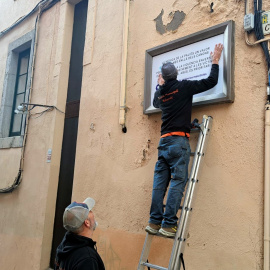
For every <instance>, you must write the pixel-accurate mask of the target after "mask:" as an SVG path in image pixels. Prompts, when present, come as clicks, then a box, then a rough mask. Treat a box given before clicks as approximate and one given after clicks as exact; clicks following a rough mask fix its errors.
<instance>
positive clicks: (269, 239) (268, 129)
mask: <svg viewBox="0 0 270 270" xmlns="http://www.w3.org/2000/svg"><path fill="white" fill-rule="evenodd" d="M267 92H268V97H270V87H269V86H268V88H267ZM264 162H265V166H264V167H265V168H264V270H269V269H270V248H269V247H270V164H269V163H270V101H269V100H268V101H267V103H266V105H265V161H264Z"/></svg>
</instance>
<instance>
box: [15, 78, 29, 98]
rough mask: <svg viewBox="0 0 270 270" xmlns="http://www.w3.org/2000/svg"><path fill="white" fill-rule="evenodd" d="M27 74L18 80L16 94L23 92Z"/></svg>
mask: <svg viewBox="0 0 270 270" xmlns="http://www.w3.org/2000/svg"><path fill="white" fill-rule="evenodd" d="M26 78H27V74H25V75H22V76H20V77H19V78H18V86H17V94H20V93H23V92H25V87H26V85H25V84H26Z"/></svg>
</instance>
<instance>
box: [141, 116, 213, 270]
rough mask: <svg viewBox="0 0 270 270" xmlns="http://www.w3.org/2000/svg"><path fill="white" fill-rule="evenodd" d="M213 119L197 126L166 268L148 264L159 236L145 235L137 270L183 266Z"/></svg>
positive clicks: (176, 268) (207, 118) (167, 269)
mask: <svg viewBox="0 0 270 270" xmlns="http://www.w3.org/2000/svg"><path fill="white" fill-rule="evenodd" d="M212 121H213V118H212V117H211V116H207V115H204V116H203V120H202V123H201V124H200V125H198V126H199V132H200V135H199V138H198V142H197V147H196V150H195V153H194V159H193V164H192V168H191V172H190V175H189V180H188V184H187V189H186V193H185V197H184V203H183V206H182V211H181V215H180V219H179V223H178V228H177V232H176V235H175V238H174V244H173V248H172V253H171V257H170V261H169V266H168V268H165V267H162V266H158V265H154V264H151V263H149V262H148V255H149V253H150V247H151V243H152V240H153V237H154V236H161V235H160V234H157V235H153V234H149V233H147V235H146V238H145V241H144V246H143V250H142V253H141V258H140V261H139V265H138V268H137V270H145V269H146V267H147V269H158V270H180V269H181V266H183V260H182V258H183V254H184V249H185V242H186V238H187V233H188V232H187V229H188V221H189V217H190V213H191V211H192V199H193V197H194V191H195V188H196V184H197V183H198V182H199V179H198V178H199V172H200V168H201V163H202V160H203V157H204V155H205V151H206V147H207V142H208V138H209V133H210V130H211V127H212Z"/></svg>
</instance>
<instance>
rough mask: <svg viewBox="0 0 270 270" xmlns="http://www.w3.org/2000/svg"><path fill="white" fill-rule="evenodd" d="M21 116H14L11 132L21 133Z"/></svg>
mask: <svg viewBox="0 0 270 270" xmlns="http://www.w3.org/2000/svg"><path fill="white" fill-rule="evenodd" d="M21 124H22V114H14V118H13V125H12V130H11V132H13V133H15V132H18V133H20V132H21Z"/></svg>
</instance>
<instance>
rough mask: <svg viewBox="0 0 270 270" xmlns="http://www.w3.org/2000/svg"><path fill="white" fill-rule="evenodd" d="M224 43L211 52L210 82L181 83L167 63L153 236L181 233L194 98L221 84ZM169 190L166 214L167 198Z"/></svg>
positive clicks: (157, 101) (157, 100) (159, 98)
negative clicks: (180, 215) (181, 209)
mask: <svg viewBox="0 0 270 270" xmlns="http://www.w3.org/2000/svg"><path fill="white" fill-rule="evenodd" d="M222 50H223V45H222V44H217V45H216V46H215V50H214V53H211V58H212V68H211V72H210V75H209V77H208V78H207V79H202V80H199V81H188V80H183V81H178V80H177V75H178V71H177V69H176V68H175V66H174V65H173V63H170V62H169V63H165V64H164V65H163V66H162V69H161V73H162V76H161V75H160V76H159V79H158V84H159V87H158V89H157V91H156V93H155V97H154V101H153V105H154V107H155V108H160V109H161V111H162V117H161V119H162V125H161V138H160V142H159V146H158V161H157V163H156V166H155V172H154V183H153V192H152V204H151V208H150V219H149V224H148V226H147V227H146V228H145V230H146V232H148V233H150V234H157V233H158V232H159V233H160V234H162V235H164V236H166V237H174V236H175V234H176V231H177V220H178V218H177V216H176V214H177V212H178V209H179V207H180V203H181V200H182V196H183V192H184V190H185V186H186V183H187V179H188V164H189V158H190V146H189V136H190V135H189V133H190V122H191V109H192V97H193V95H195V94H198V93H201V92H204V91H207V90H209V89H211V88H213V87H214V86H215V85H216V84H217V82H218V73H219V66H218V63H219V59H220V57H221V53H222ZM169 184H170V188H169V191H168V196H167V202H166V207H165V211H163V199H164V196H165V193H166V190H167V188H168V186H169Z"/></svg>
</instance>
